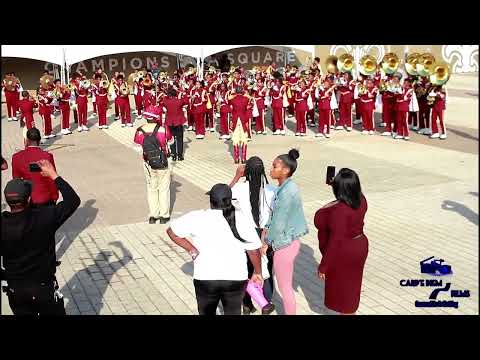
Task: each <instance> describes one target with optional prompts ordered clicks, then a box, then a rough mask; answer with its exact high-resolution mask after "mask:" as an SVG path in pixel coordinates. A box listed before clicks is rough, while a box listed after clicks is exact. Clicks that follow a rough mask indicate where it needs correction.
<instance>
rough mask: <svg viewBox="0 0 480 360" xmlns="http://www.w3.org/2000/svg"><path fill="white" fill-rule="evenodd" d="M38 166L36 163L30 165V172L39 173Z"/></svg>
mask: <svg viewBox="0 0 480 360" xmlns="http://www.w3.org/2000/svg"><path fill="white" fill-rule="evenodd" d="M40 171H42V169H40V166H39V165H38V164H37V163H30V172H40Z"/></svg>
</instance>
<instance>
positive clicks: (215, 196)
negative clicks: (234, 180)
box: [208, 184, 232, 204]
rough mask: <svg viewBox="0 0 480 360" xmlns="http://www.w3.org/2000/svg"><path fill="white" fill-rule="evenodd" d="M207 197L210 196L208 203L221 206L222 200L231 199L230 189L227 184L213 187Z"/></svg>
mask: <svg viewBox="0 0 480 360" xmlns="http://www.w3.org/2000/svg"><path fill="white" fill-rule="evenodd" d="M208 195H210V202H215V203H217V204H221V203H223V202H224V200H227V199H230V200H231V199H232V189H230V187H229V186H228V185H227V184H216V185H213V187H212V189H211V190H210V191H209V192H208Z"/></svg>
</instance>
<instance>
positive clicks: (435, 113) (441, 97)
mask: <svg viewBox="0 0 480 360" xmlns="http://www.w3.org/2000/svg"><path fill="white" fill-rule="evenodd" d="M429 96H431V97H433V96H434V99H435V100H434V103H433V107H432V135H431V136H430V138H431V139H437V138H440V139H442V140H444V139H446V138H447V128H446V127H445V124H444V122H443V116H444V113H445V109H446V102H447V93H446V91H445V89H444V88H443V86H434V87H433V89H432V90H431V91H430V93H429ZM437 120H438V121H439V123H440V129H441V131H442V134H441V135H440V133H439V131H438V125H437Z"/></svg>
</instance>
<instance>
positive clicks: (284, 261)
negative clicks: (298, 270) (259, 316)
mask: <svg viewBox="0 0 480 360" xmlns="http://www.w3.org/2000/svg"><path fill="white" fill-rule="evenodd" d="M299 251H300V240H298V239H296V240H294V241H293V242H292V243H291V244H290V245H289V246H287V247H284V248H283V249H280V250H277V251H275V253H274V254H273V271H274V272H275V277H276V278H277V284H278V290H279V291H280V295H281V296H282V301H283V308H284V309H285V314H286V315H295V314H296V312H297V303H296V301H295V293H294V292H293V286H292V282H293V269H294V265H295V258H296V257H297V255H298V252H299Z"/></svg>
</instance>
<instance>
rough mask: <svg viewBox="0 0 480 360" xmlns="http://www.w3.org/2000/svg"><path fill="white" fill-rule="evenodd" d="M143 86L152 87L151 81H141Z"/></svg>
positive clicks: (148, 79) (146, 79)
mask: <svg viewBox="0 0 480 360" xmlns="http://www.w3.org/2000/svg"><path fill="white" fill-rule="evenodd" d="M143 85H144V86H152V80H151V79H150V78H149V77H147V78H145V79H143Z"/></svg>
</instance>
